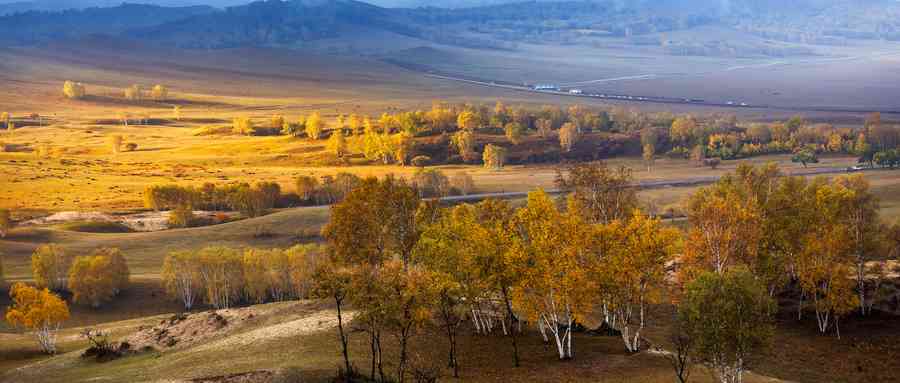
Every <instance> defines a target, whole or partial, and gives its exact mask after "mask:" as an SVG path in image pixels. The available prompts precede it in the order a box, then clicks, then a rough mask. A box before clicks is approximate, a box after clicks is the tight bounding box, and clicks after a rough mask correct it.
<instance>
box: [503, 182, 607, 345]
mask: <svg viewBox="0 0 900 383" xmlns="http://www.w3.org/2000/svg"><path fill="white" fill-rule="evenodd" d="M514 226H515V227H517V228H518V229H517V231H518V233H519V235H518V236H517V239H516V241H515V242H514V243H515V245H514V246H513V248H512V249H510V255H509V257H511V258H512V259H510V260H509V261H508V262H510V263H512V264H514V265H518V266H519V267H522V270H521V271H520V273H521V275H522V278H521V279H520V280H519V283H518V284H516V286H515V289H514V290H513V292H512V294H513V297H514V302H515V303H516V306H517V307H519V308H521V309H522V311H523V312H524V313H525V314H526V315H527V316H528V318H529V319H530V320H532V321H534V322H542V323H543V324H544V326H545V328H546V329H548V330H549V331H550V332H551V333H552V334H553V338H554V341H555V344H556V349H557V352H558V354H559V359H571V358H573V357H574V356H575V355H574V352H573V349H572V332H573V330H574V329H573V325H574V323H575V322H576V321H578V320H579V319H580V318H583V317H584V316H585V315H587V314H588V313H589V312H590V311H591V309H592V308H593V304H594V303H595V295H594V292H595V291H596V288H595V287H594V283H595V282H594V280H593V279H592V278H591V277H590V274H589V273H588V272H587V270H588V267H587V265H588V262H589V257H588V256H587V254H588V253H589V252H588V251H586V249H587V248H589V247H590V242H589V241H590V240H591V238H592V235H590V231H589V228H591V226H590V225H585V224H583V222H581V219H580V217H579V216H578V215H567V214H562V213H560V212H559V210H558V209H557V208H556V205H555V204H554V202H553V201H552V200H551V199H550V197H549V196H548V195H547V194H546V193H545V192H543V191H542V190H538V191H535V192H531V193H529V195H528V202H527V205H526V206H525V207H524V208H522V209H519V210H518V211H517V212H516V216H515V221H514ZM525 265H527V267H526V266H525Z"/></svg>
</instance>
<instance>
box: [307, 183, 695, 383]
mask: <svg viewBox="0 0 900 383" xmlns="http://www.w3.org/2000/svg"><path fill="white" fill-rule="evenodd" d="M572 173H573V174H577V175H589V174H592V175H596V176H598V177H599V176H601V175H610V173H611V171H609V170H608V169H606V168H592V167H584V168H581V167H579V168H577V169H576V170H573V172H572ZM577 175H573V176H572V177H563V178H564V179H565V182H566V184H567V185H572V190H578V191H579V192H578V193H574V194H572V196H571V197H570V198H569V199H568V201H567V205H566V206H567V207H566V208H565V209H561V208H560V207H559V206H558V204H557V203H556V202H555V201H553V200H552V199H551V198H550V197H549V196H548V195H547V194H546V193H544V192H542V191H537V192H534V193H531V194H530V195H529V198H528V202H527V204H526V205H525V206H524V207H522V208H519V209H515V208H514V207H513V206H512V205H511V204H509V203H507V202H504V201H498V200H487V201H484V202H482V203H479V204H477V205H460V206H456V207H452V208H440V207H438V206H437V205H436V204H434V203H431V202H428V201H421V200H419V198H418V195H417V193H416V192H415V190H414V189H413V188H412V187H410V186H408V185H407V184H406V182H405V181H403V180H402V179H395V178H393V177H388V178H386V179H385V180H383V181H378V180H375V179H367V180H364V181H363V184H362V185H361V186H360V187H359V188H358V189H355V190H354V191H352V192H351V193H350V195H348V197H347V198H346V199H345V200H344V201H343V202H341V203H339V204H337V205H335V206H334V207H333V209H332V219H331V222H330V223H329V224H328V225H327V226H326V227H325V229H324V230H323V234H324V236H325V238H326V239H327V241H328V244H329V248H328V249H329V251H328V261H327V262H328V264H327V268H321V269H325V270H324V271H320V273H318V274H317V278H316V281H317V284H318V285H319V286H320V287H321V289H320V291H322V293H321V295H325V296H331V297H333V298H334V300H335V302H336V303H337V304H338V305H339V306H340V305H341V304H343V302H344V300H347V301H349V302H351V303H352V304H353V306H354V308H356V309H357V310H359V311H360V313H359V316H358V318H361V319H360V321H361V322H362V323H363V325H364V328H365V329H366V332H367V333H368V335H369V339H370V342H371V343H372V347H371V349H372V350H373V352H372V355H371V357H372V363H371V366H370V367H371V369H370V378H372V379H374V378H375V376H376V373H377V374H378V376H380V378H381V379H384V378H385V375H384V371H383V369H382V366H381V365H382V355H381V354H380V350H381V345H380V343H381V341H382V339H383V335H384V334H388V333H391V334H394V335H396V336H397V339H398V341H399V347H400V355H399V358H400V359H399V361H398V371H397V373H396V379H398V380H399V381H403V380H404V379H405V374H406V368H407V363H408V360H407V355H408V350H407V347H408V342H409V338H411V337H412V336H413V335H414V334H415V333H416V331H417V330H418V329H419V328H421V327H422V326H424V325H427V324H429V323H435V324H437V325H438V326H440V328H441V329H443V330H444V332H445V333H446V334H447V337H448V347H449V350H450V353H449V360H448V362H449V364H450V366H452V367H453V368H454V372H455V374H458V367H459V366H458V359H457V355H456V351H455V350H456V348H457V346H456V339H457V337H458V329H459V326H460V324H461V323H462V321H463V320H465V319H466V318H468V319H469V320H471V321H472V323H473V327H474V328H475V329H476V332H478V333H480V334H488V333H491V332H495V331H501V330H502V332H503V333H504V334H506V335H508V336H510V338H511V339H512V344H513V349H514V352H513V362H514V363H515V364H516V365H518V364H519V358H518V351H517V349H518V347H517V337H519V336H521V334H522V324H523V322H526V321H528V322H529V323H533V324H535V325H536V326H537V327H538V328H539V329H540V331H541V333H542V334H543V336H544V340H545V341H546V342H548V343H553V344H555V346H556V349H557V352H558V356H559V358H560V359H569V358H572V357H574V351H573V347H572V335H573V331H574V327H575V323H576V322H577V321H579V320H580V319H582V318H584V316H585V315H588V313H590V312H592V311H593V310H594V308H596V307H602V310H603V311H604V313H605V314H606V317H607V319H608V323H609V324H610V325H611V326H614V328H616V329H618V330H619V331H621V333H622V337H623V341H624V343H625V345H626V348H627V349H629V350H632V351H637V350H638V349H639V348H640V341H639V340H640V333H641V331H642V329H643V327H644V325H645V323H646V321H647V320H648V319H647V318H646V317H645V316H644V308H645V307H646V305H648V304H651V303H652V302H654V301H655V300H657V299H658V297H659V294H657V291H659V290H660V289H661V288H663V287H664V284H665V276H666V273H665V267H666V264H667V263H668V262H669V261H671V260H672V259H674V256H675V254H676V253H677V252H678V251H679V248H680V244H681V242H680V239H679V235H678V231H677V230H676V229H672V228H668V227H666V226H664V225H663V224H662V223H661V222H660V221H659V220H658V219H654V218H652V217H648V216H646V215H644V214H642V213H640V211H639V210H636V209H635V208H636V198H635V197H634V194H633V193H634V190H633V189H631V190H630V192H629V191H628V190H625V191H623V190H621V189H612V188H610V189H608V190H606V191H607V192H606V193H602V192H601V193H594V194H586V193H585V194H582V193H581V191H583V190H586V189H585V188H586V187H587V186H585V184H583V181H584V178H578V176H577ZM623 193H624V194H629V195H630V196H629V197H624V198H623V196H622V194H623ZM611 201H619V202H621V205H618V206H616V207H614V208H613V207H612V206H613V205H612V204H607V202H611ZM591 207H595V208H596V209H597V210H601V211H602V212H597V211H596V210H592V208H591ZM607 209H616V210H617V212H615V213H613V212H609V211H606V210H607ZM612 216H621V217H622V219H621V220H620V219H610V220H598V219H597V217H612ZM345 337H346V334H343V333H342V334H341V339H345ZM344 353H345V354H346V347H345V349H344ZM345 368H346V369H347V371H351V366H350V365H349V361H346V366H345Z"/></svg>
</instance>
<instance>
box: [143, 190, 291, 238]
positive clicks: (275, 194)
mask: <svg viewBox="0 0 900 383" xmlns="http://www.w3.org/2000/svg"><path fill="white" fill-rule="evenodd" d="M281 197H282V194H281V186H280V185H279V184H278V183H276V182H257V183H256V184H254V185H252V186H251V185H250V184H248V183H234V184H227V185H215V184H213V183H205V184H203V186H201V187H200V188H194V187H190V186H180V185H153V186H148V187H147V188H146V189H145V190H144V205H145V206H146V207H147V208H148V209H153V210H157V211H158V210H170V215H169V223H170V225H172V226H173V227H187V226H190V225H191V224H192V223H193V219H194V217H193V211H194V209H203V210H219V211H221V210H235V211H239V212H241V214H243V215H245V216H247V217H258V216H261V215H263V214H265V213H266V212H267V211H268V210H269V209H272V208H274V207H275V206H276V205H277V204H278V203H279V201H280V200H281Z"/></svg>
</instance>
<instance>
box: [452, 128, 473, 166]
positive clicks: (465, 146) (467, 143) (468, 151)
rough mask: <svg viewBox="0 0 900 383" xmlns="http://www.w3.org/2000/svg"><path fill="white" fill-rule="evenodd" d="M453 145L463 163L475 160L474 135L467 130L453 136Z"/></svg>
mask: <svg viewBox="0 0 900 383" xmlns="http://www.w3.org/2000/svg"><path fill="white" fill-rule="evenodd" d="M453 145H454V146H456V149H457V150H458V151H459V155H460V156H462V158H463V161H466V162H468V161H471V160H473V159H474V158H475V154H476V153H475V135H474V134H473V133H472V132H471V131H469V130H460V131H459V132H456V133H455V134H454V135H453Z"/></svg>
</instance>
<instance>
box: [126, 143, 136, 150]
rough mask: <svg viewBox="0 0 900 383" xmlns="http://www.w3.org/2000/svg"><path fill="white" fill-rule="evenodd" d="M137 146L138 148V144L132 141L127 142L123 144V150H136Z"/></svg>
mask: <svg viewBox="0 0 900 383" xmlns="http://www.w3.org/2000/svg"><path fill="white" fill-rule="evenodd" d="M137 148H138V145H137V144H136V143H134V142H129V143H127V144H125V151H127V152H133V151H135V150H137Z"/></svg>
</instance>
